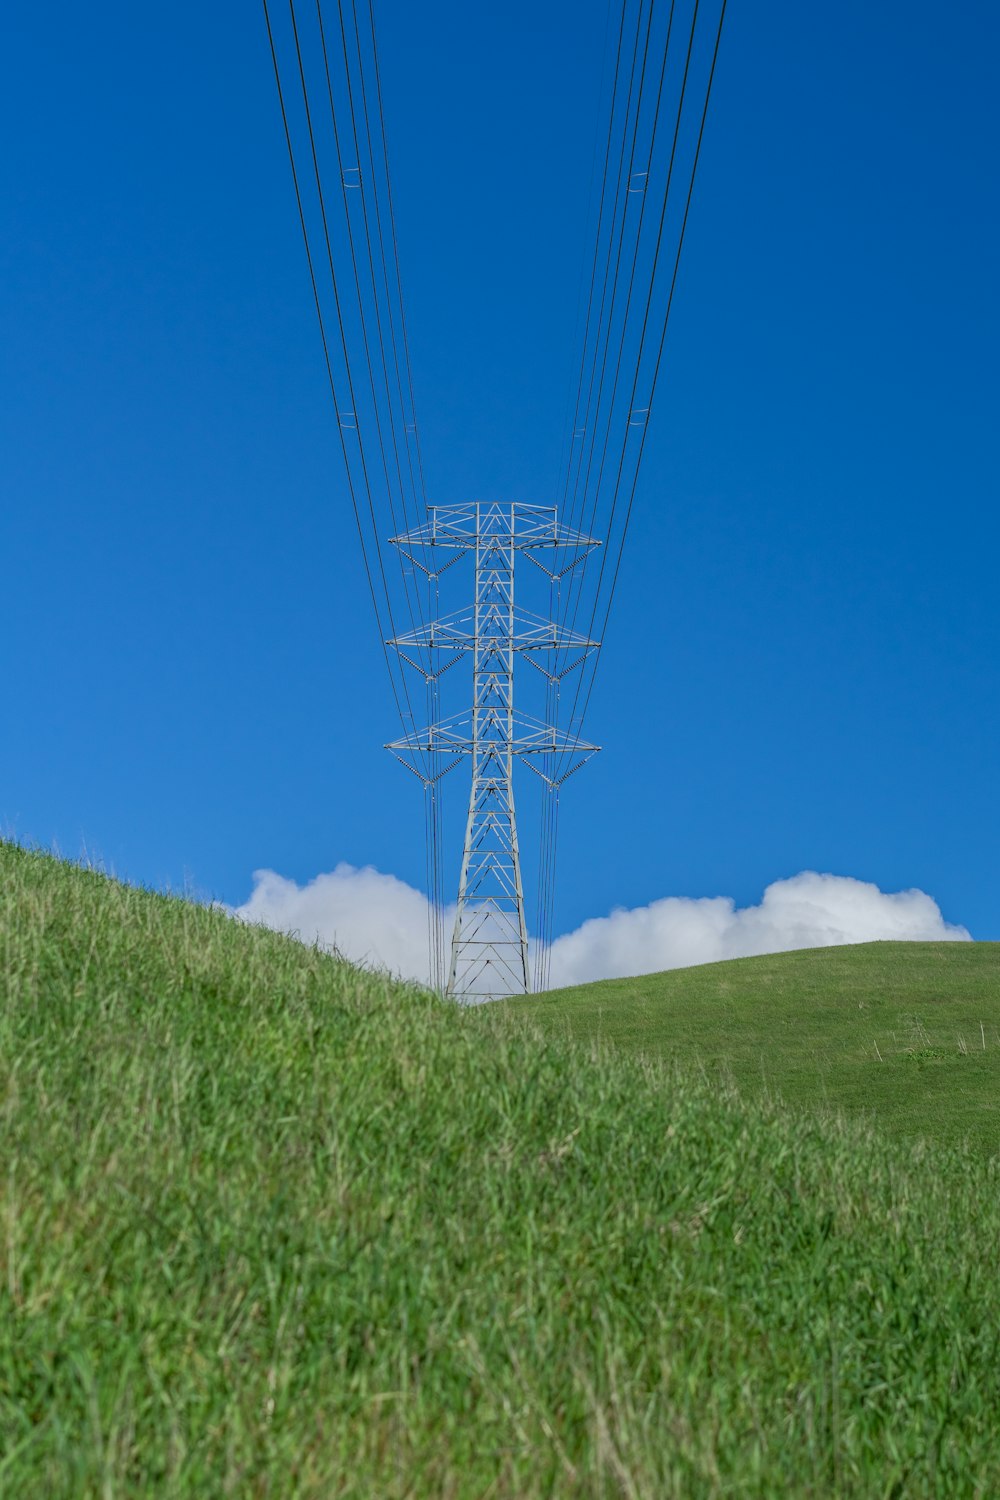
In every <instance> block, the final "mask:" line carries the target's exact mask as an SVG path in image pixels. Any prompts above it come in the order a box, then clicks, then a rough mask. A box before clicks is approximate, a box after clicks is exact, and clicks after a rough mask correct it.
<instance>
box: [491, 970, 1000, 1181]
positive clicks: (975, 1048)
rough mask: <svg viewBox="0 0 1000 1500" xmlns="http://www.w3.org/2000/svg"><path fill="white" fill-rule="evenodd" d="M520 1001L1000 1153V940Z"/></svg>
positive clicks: (567, 1027) (634, 1045) (578, 1027)
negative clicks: (998, 941) (997, 941)
mask: <svg viewBox="0 0 1000 1500" xmlns="http://www.w3.org/2000/svg"><path fill="white" fill-rule="evenodd" d="M511 1007H512V1009H514V1010H515V1011H519V1012H521V1013H523V1014H525V1015H528V1016H530V1017H532V1018H533V1019H534V1020H536V1021H538V1022H539V1023H540V1024H541V1025H543V1026H544V1027H545V1029H546V1031H548V1032H550V1033H553V1034H555V1035H563V1034H565V1035H569V1036H572V1037H575V1038H576V1039H578V1040H579V1039H583V1040H590V1039H592V1038H595V1037H599V1038H602V1039H603V1040H605V1041H608V1042H612V1043H614V1045H615V1046H616V1047H621V1048H623V1049H625V1050H627V1051H632V1052H636V1051H638V1052H642V1053H644V1054H646V1055H647V1056H651V1057H662V1058H668V1059H672V1060H679V1061H681V1062H683V1063H684V1064H685V1065H691V1064H695V1065H700V1066H702V1067H704V1068H705V1070H706V1071H707V1072H708V1073H709V1075H710V1076H718V1074H719V1073H720V1072H722V1073H725V1074H727V1075H731V1076H732V1078H733V1079H735V1081H736V1083H737V1084H738V1085H739V1087H740V1089H741V1091H742V1092H744V1093H760V1092H761V1091H762V1090H768V1089H769V1090H773V1091H776V1092H777V1093H778V1094H779V1095H780V1096H781V1097H782V1098H783V1099H785V1100H786V1101H787V1102H789V1103H793V1104H807V1105H809V1106H810V1107H816V1106H820V1107H829V1108H831V1109H834V1110H836V1109H843V1110H846V1111H848V1112H849V1113H854V1114H857V1113H866V1114H868V1115H870V1116H871V1118H872V1119H873V1120H875V1121H876V1122H877V1123H878V1125H879V1126H880V1127H881V1128H882V1129H884V1130H886V1131H888V1132H890V1133H892V1134H895V1135H898V1136H904V1137H910V1138H912V1137H914V1136H918V1135H926V1136H930V1137H933V1138H935V1139H937V1140H943V1141H949V1142H958V1141H961V1140H963V1139H968V1140H969V1141H971V1142H973V1143H974V1144H975V1145H976V1147H977V1148H978V1149H979V1150H981V1151H983V1152H984V1153H985V1154H987V1155H995V1154H997V1153H998V1152H1000V943H860V944H855V945H853V946H846V947H841V948H809V949H804V950H800V951H799V952H795V953H777V954H771V955H767V956H766V957H761V958H742V959H730V960H729V961H728V962H725V963H715V964H703V965H700V966H699V967H697V968H691V969H673V970H670V971H669V972H667V973H664V974H646V975H643V976H642V977H641V978H638V979H609V980H603V981H601V982H600V983H598V984H589V985H582V986H580V987H578V988H575V989H566V990H556V991H553V992H551V993H550V994H548V995H540V996H534V995H532V996H528V997H527V998H525V999H524V1000H518V1001H513V1002H511Z"/></svg>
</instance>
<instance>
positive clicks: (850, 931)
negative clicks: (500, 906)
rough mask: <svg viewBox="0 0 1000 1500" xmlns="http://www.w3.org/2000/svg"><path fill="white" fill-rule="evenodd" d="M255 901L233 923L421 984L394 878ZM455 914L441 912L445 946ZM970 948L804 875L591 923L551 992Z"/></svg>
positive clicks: (902, 903)
mask: <svg viewBox="0 0 1000 1500" xmlns="http://www.w3.org/2000/svg"><path fill="white" fill-rule="evenodd" d="M253 879H254V886H253V891H252V893H251V895H250V897H249V899H248V900H247V901H245V902H244V903H243V905H242V906H237V907H230V908H229V910H230V911H232V913H233V915H234V916H237V917H240V918H242V919H243V920H245V921H249V922H261V923H263V924H264V925H265V926H268V927H274V928H277V929H278V930H279V931H282V932H290V933H293V934H294V935H295V936H297V937H299V938H301V939H302V941H303V942H307V943H313V942H320V943H323V944H326V945H330V946H334V947H336V948H337V949H338V951H339V952H340V953H342V954H343V955H344V956H345V958H350V959H353V960H354V961H355V962H358V963H367V964H372V965H376V966H378V967H381V968H386V969H388V970H390V971H391V972H392V973H393V974H399V975H403V976H404V977H406V978H412V979H418V980H422V981H426V980H427V976H428V963H427V929H428V902H427V899H426V897H425V896H424V895H423V894H422V893H421V892H420V891H417V890H414V888H413V887H412V886H409V885H406V884H405V882H404V881H402V880H397V879H396V877H395V876H394V875H383V874H382V873H381V872H380V871H379V870H375V869H373V868H371V867H370V866H369V867H368V868H365V869H358V868H356V867H355V866H353V865H348V864H340V865H337V867H336V869H335V870H332V871H331V872H330V873H328V874H324V875H317V876H316V877H315V879H314V880H310V881H308V882H307V883H306V884H305V885H298V884H297V883H296V882H295V881H294V880H288V879H286V878H285V877H284V876H282V875H278V874H276V873H275V871H273V870H257V871H255V872H254V877H253ZM453 919H454V907H452V908H450V909H449V911H447V912H446V913H445V933H446V934H447V935H450V931H451V922H452V920H453ZM879 938H881V939H890V938H891V939H897V940H903V941H909V942H917V941H924V942H940V941H942V940H944V941H949V942H968V941H970V934H969V933H968V931H967V930H966V929H965V928H964V927H959V926H955V925H953V924H952V923H950V922H946V921H945V920H944V918H943V917H942V915H941V911H940V908H939V907H938V905H937V902H936V901H934V900H933V898H932V897H931V896H928V895H927V894H926V893H925V892H924V891H918V890H909V891H896V892H891V893H890V892H886V891H881V890H879V888H878V886H877V885H872V884H870V883H868V882H866V881H863V880H854V879H852V878H851V877H850V876H847V875H820V874H817V873H815V872H814V871H812V870H804V871H803V872H802V873H801V874H799V875H793V876H792V877H791V878H790V879H788V880H776V881H774V883H773V884H772V885H769V886H768V887H767V889H766V890H765V891H764V895H763V897H762V899H761V901H760V903H759V904H758V905H757V906H744V907H738V906H737V905H736V903H735V902H734V901H733V900H732V899H731V898H730V897H728V896H708V897H703V898H691V897H687V896H665V897H663V898H662V899H661V900H659V901H653V902H651V903H650V904H649V905H648V906H639V907H635V908H633V909H632V910H628V911H626V910H624V909H621V910H616V911H613V912H611V914H610V915H609V916H606V917H594V918H591V919H590V920H589V921H586V922H584V923H583V925H582V926H581V927H578V928H577V929H576V931H575V932H569V933H566V934H565V935H564V936H563V937H560V938H557V939H556V940H555V942H554V943H553V945H552V954H551V980H550V983H551V984H552V986H553V988H556V987H558V986H561V985H569V984H582V983H584V982H586V981H587V980H591V979H611V978H617V977H624V976H626V975H629V974H651V973H655V972H656V971H658V970H660V969H682V968H687V967H689V966H690V965H691V964H707V963H713V962H715V960H717V959H723V958H746V957H749V956H750V955H752V954H755V953H782V952H786V951H788V950H789V949H793V948H821V947H827V946H831V945H833V944H837V943H867V942H872V941H874V940H875V939H879Z"/></svg>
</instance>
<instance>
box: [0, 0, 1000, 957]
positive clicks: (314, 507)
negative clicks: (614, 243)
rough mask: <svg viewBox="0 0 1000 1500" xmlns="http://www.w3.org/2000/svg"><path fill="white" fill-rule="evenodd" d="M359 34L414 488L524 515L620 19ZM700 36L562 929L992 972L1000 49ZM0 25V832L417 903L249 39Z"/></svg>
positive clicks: (818, 32) (522, 20) (554, 378)
mask: <svg viewBox="0 0 1000 1500" xmlns="http://www.w3.org/2000/svg"><path fill="white" fill-rule="evenodd" d="M377 13H378V16H379V21H380V38H381V62H382V70H383V83H384V86H385V99H386V109H387V130H388V136H389V146H390V152H391V158H392V166H393V186H394V190H395V195H396V211H397V221H398V225H399V231H400V250H401V256H402V270H403V276H404V287H405V294H406V302H407V315H408V320H409V325H410V340H411V348H412V353H413V362H414V376H415V386H416V399H417V406H418V412H419V416H420V422H421V431H422V441H423V451H424V456H425V461H426V466H427V477H428V486H429V489H430V490H431V491H432V494H433V496H434V498H435V499H436V500H438V501H439V502H441V503H449V502H453V501H459V500H464V499H467V498H471V497H474V496H479V497H480V498H484V499H493V498H509V497H511V496H516V497H518V498H522V499H526V500H537V501H540V502H541V501H545V500H547V499H549V498H550V497H551V494H552V491H553V489H554V487H555V483H556V479H557V475H558V469H559V457H560V444H561V441H562V436H563V421H564V415H565V409H566V400H567V394H568V390H569V386H570V382H571V378H572V368H573V359H574V349H573V331H574V320H575V316H576V296H577V287H578V281H579V274H580V268H581V264H582V261H583V258H584V256H585V254H586V251H587V248H588V245H587V240H586V224H585V217H586V207H587V190H588V184H589V179H590V168H591V150H592V145H593V132H594V119H593V107H594V100H595V97H596V92H597V85H598V80H599V76H600V66H601V58H600V49H601V43H602V40H603V36H604V8H603V4H601V3H598V0H594V3H593V4H590V3H583V4H581V3H579V0H551V3H548V4H545V5H541V6H539V5H538V4H532V5H528V4H527V3H522V0H510V3H508V4H506V5H504V6H502V7H478V6H476V7H469V6H467V5H459V4H458V3H457V0H440V3H432V4H429V5H425V6H420V7H415V6H412V5H404V4H402V3H400V0H379V3H378V6H377ZM726 27H727V29H726V34H725V36H724V39H723V46H722V53H721V57H720V62H719V70H718V74H717V78H716V83H715V91H714V93H713V101H712V111H711V115H710V120H709V128H708V133H707V136H706V142H705V147H704V152H703V158H702V164H701V168H700V171H699V178H698V183H697V187H696V193H695V201H694V208H693V211H692V220H691V225H690V228H689V232H688V239H687V241H686V244H685V254H684V262H683V265H682V271H681V279H680V285H679V289H678V295H677V301H676V304H675V309H674V314H673V317H672V320H671V328H670V334H669V341H668V350H667V363H666V366H665V370H664V376H663V378H662V380H661V386H660V389H659V391H658V395H657V406H656V409H655V413H654V419H653V424H652V429H651V433H650V437H649V441H648V443H647V448H646V456H645V461H644V466H643V473H642V479H641V483H640V490H639V495H638V499H637V509H636V513H635V519H634V523H633V527H632V531H631V533H630V538H629V543H630V545H629V550H628V552H627V554H626V558H625V564H624V569H623V575H622V583H621V587H620V590H619V593H618V597H617V599H616V605H615V611H614V614H613V615H612V620H611V628H610V632H609V636H608V640H607V644H606V648H605V651H604V655H603V659H602V666H601V673H600V675H599V678H598V685H597V689H596V691H595V695H594V700H593V705H592V712H591V716H590V719H589V720H588V730H589V732H591V733H593V734H594V736H595V737H596V738H597V739H598V740H600V741H601V743H602V744H603V745H604V746H605V747H606V748H605V750H604V752H603V753H602V755H601V756H600V757H599V758H598V760H597V761H596V762H595V763H594V764H593V766H592V767H590V768H588V770H586V771H585V772H583V773H582V774H581V775H580V776H579V777H576V778H574V780H573V782H572V783H571V785H570V788H568V789H567V792H566V795H565V797H564V801H563V814H562V821H561V835H560V887H559V892H558V897H557V913H556V929H557V930H565V929H567V928H570V927H574V926H576V925H578V924H579V923H580V922H581V921H582V920H583V919H584V918H585V917H587V916H592V915H599V914H602V913H605V912H607V911H608V910H609V909H610V908H611V907H613V906H615V905H625V906H635V905H640V904H643V903H645V902H648V901H651V900H653V899H655V898H658V897H662V896H665V895H684V896H706V895H711V896H715V895H719V894H724V895H727V896H731V897H733V898H735V899H736V901H737V902H738V903H745V902H748V901H755V900H757V899H758V898H759V894H760V891H761V890H762V888H763V887H764V886H765V885H766V884H767V883H768V882H770V881H772V880H775V879H779V878H781V877H786V876H790V875H793V874H794V873H795V872H796V871H799V870H801V869H806V868H812V869H819V870H829V871H834V872H837V873H841V874H846V875H852V876H857V877H859V878H862V879H865V880H870V881H874V882H876V883H877V884H878V885H879V886H881V887H882V888H883V889H885V890H897V889H900V888H902V887H908V886H919V887H921V888H922V889H924V890H926V891H928V892H930V893H931V894H932V895H933V896H934V897H935V899H936V900H937V901H938V902H939V903H940V905H941V907H942V909H943V911H944V913H945V915H946V917H947V918H948V919H949V920H951V921H954V922H961V923H964V924H965V925H966V926H967V927H968V928H970V929H971V931H972V932H973V934H974V936H976V937H981V938H988V937H992V938H996V937H1000V919H998V916H997V912H998V906H1000V877H998V873H997V862H996V858H995V847H996V842H997V829H998V814H1000V805H998V803H1000V794H998V790H997V775H996V761H997V755H996V738H997V702H998V698H1000V671H998V649H997V648H998V640H997V625H996V603H995V595H996V586H995V574H996V566H997V564H996V557H997V544H998V535H997V530H998V528H997V519H996V517H997V499H998V483H997V476H998V463H997V442H996V411H997V398H998V389H997V386H998V376H997V356H996V348H997V334H998V322H1000V319H998V306H997V302H998V294H997V278H996V274H995V266H996V261H997V238H998V233H997V231H998V222H1000V213H998V200H997V181H996V171H995V153H996V145H997V107H996V101H995V90H994V77H993V68H994V60H995V57H996V55H997V43H998V41H1000V35H998V33H1000V20H998V18H997V15H996V14H995V12H994V11H992V10H991V9H990V8H989V7H986V6H984V5H981V4H972V3H959V4H956V5H954V6H952V7H950V8H949V10H948V11H947V13H944V12H942V11H941V9H940V7H937V6H934V7H932V6H930V5H919V4H917V5H914V4H906V5H904V4H902V3H885V4H882V5H876V6H872V5H864V4H861V3H860V0H854V3H849V4H845V5H841V6H837V7H832V6H829V7H822V6H803V5H800V4H795V3H792V0H762V3H760V4H757V5H749V4H746V3H740V0H730V7H729V12H728V15H727V22H726ZM7 28H8V29H7V39H6V47H5V53H6V60H7V66H6V70H5V74H6V76H5V80H4V89H3V91H2V95H0V110H2V112H3V115H4V121H3V126H4V138H5V140H6V141H7V149H6V150H5V151H4V153H3V157H2V160H0V184H2V197H0V202H2V204H3V208H2V213H3V217H4V229H3V235H2V237H0V326H2V328H3V340H2V342H3V400H2V403H0V429H2V432H0V493H2V497H3V498H2V505H0V557H2V559H3V588H2V590H0V630H2V638H3V641H4V643H5V647H6V649H5V652H4V657H5V667H4V687H5V693H4V699H5V720H6V725H5V732H4V735H3V737H2V741H0V823H2V825H3V827H4V828H5V829H6V830H7V831H8V832H12V833H14V834H15V835H16V836H18V837H20V838H22V839H24V840H27V841H33V842H38V843H41V844H45V845H47V844H49V843H51V842H52V841H56V842H57V843H58V845H59V847H60V848H61V849H62V850H63V852H65V853H67V854H73V855H75V854H78V853H80V852H81V850H82V849H83V848H84V847H85V848H86V849H88V850H89V851H91V853H92V854H94V855H95V856H97V857H100V858H102V859H103V860H104V861H106V862H107V864H109V865H111V866H113V867H114V868H115V869H117V870H118V871H119V872H120V873H121V874H123V875H125V876H127V877H129V878H132V879H135V880H139V881H143V882H148V883H152V884H157V885H159V884H164V883H169V884H171V885H172V886H174V887H177V886H180V885H183V884H185V883H187V884H189V885H191V886H193V887H194V888H195V889H196V890H198V891H199V892H203V893H208V894H212V895H214V896H218V897H220V898H222V899H225V900H227V901H230V902H238V901H241V900H243V899H244V898H245V896H246V894H247V892H248V891H249V888H250V881H251V872H252V871H253V870H254V869H256V868H258V867H261V866H267V867H270V868H272V869H274V870H277V871H279V872H281V873H282V874H283V875H285V876H288V877H291V878H293V879H295V880H299V881H303V880H307V879H309V878H311V877H312V876H314V875H316V874H317V873H319V872H321V871H325V870H330V869H332V868H333V866H334V865H335V864H336V863H337V862H338V861H341V860H346V861H349V862H351V863H353V864H358V865H361V864H368V863H371V864H374V865H376V866H377V867H378V868H379V869H381V870H384V871H389V872H392V873H393V874H394V875H396V876H398V877H399V878H400V879H402V880H404V881H407V882H409V883H410V884H413V885H420V884H421V881H422V876H423V868H424V856H423V822H422V812H421V806H420V800H419V794H418V791H417V789H416V784H415V783H414V782H413V781H412V778H410V777H408V776H407V775H406V773H405V772H403V771H402V770H400V769H399V768H398V767H396V766H395V765H394V764H393V762H392V761H391V760H390V758H389V757H388V756H387V755H386V754H385V752H384V751H383V750H382V749H381V745H382V743H383V741H384V740H385V739H387V738H389V737H390V735H391V734H392V733H393V732H394V724H393V711H392V703H391V700H390V697H389V693H388V687H387V684H386V679H385V672H384V666H383V663H382V659H381V651H380V647H379V643H378V639H377V635H376V632H375V628H374V624H373V622H372V619H371V616H370V603H369V602H368V599H367V597H366V594H365V590H364V585H363V580H362V579H361V578H360V577H359V567H358V556H357V541H356V536H355V533H354V531H353V523H352V522H351V520H350V516H349V513H348V511H347V506H346V497H345V493H344V484H343V479H342V474H341V470H340V467H339V464H340V459H339V454H338V451H337V446H336V433H335V430H334V428H333V425H332V422H331V416H330V410H329V394H328V391H327V389H326V386H325V383H324V372H323V367H322V360H321V352H320V349H319V344H318V338H317V334H316V328H315V321H314V314H313V309H312V306H311V303H310V298H309V291H308V282H307V278H306V272H305V266H304V262H303V255H302V248H301V242H300V239H299V231H298V225H297V222H296V219H295V212H294V200H293V198H292V195H291V189H290V183H289V180H288V166H287V160H286V158H285V155H284V142H283V139H282V137H281V133H280V121H279V118H278V114H277V106H276V100H275V94H274V83H273V78H272V76H271V73H270V59H269V55H268V52H267V43H266V35H265V32H264V25H263V18H262V15H261V13H260V12H259V10H258V9H257V7H256V6H254V5H236V4H232V3H226V0H220V3H219V4H217V5H215V6H213V7H209V8H206V7H203V6H198V7H195V6H194V5H192V4H190V3H184V0H181V3H179V4H177V5H176V6H174V7H172V8H171V9H170V11H169V12H162V11H160V10H158V9H157V8H155V7H145V6H133V5H128V6H127V5H124V4H113V3H112V4H108V5H106V6H103V7H99V8H97V9H96V10H94V9H93V8H91V9H88V10H87V11H81V10H80V9H79V7H73V6H68V5H59V4H57V5H56V6H55V7H49V8H47V9H45V10H44V11H40V10H38V9H37V8H31V7H22V8H20V10H18V11H17V13H16V14H12V15H11V17H9V18H8V23H7ZM456 775H461V773H456ZM452 796H453V799H455V804H456V807H458V808H459V814H460V804H461V801H462V787H461V785H460V783H459V782H458V781H457V780H456V781H455V782H454V784H453V787H452ZM458 855H459V849H458V847H457V845H456V839H455V838H454V837H453V838H452V839H451V843H450V845H449V858H450V862H451V866H453V869H452V870H451V873H450V874H449V875H448V876H447V878H446V886H449V887H450V886H451V885H453V884H454V882H455V881H456V880H457V873H458V870H457V866H458ZM529 876H530V871H529Z"/></svg>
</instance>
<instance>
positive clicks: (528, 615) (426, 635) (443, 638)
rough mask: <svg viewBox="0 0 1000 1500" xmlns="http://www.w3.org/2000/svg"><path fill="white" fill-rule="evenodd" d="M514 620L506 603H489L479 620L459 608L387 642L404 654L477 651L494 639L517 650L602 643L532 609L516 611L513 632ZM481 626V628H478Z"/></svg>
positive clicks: (590, 646)
mask: <svg viewBox="0 0 1000 1500" xmlns="http://www.w3.org/2000/svg"><path fill="white" fill-rule="evenodd" d="M509 623H510V619H509V615H508V609H507V606H506V605H504V604H502V603H492V604H485V605H484V606H483V607H482V609H481V611H480V616H479V620H478V622H477V619H476V612H475V610H472V609H458V610H455V611H454V612H453V613H452V614H447V615H441V616H440V617H439V618H438V619H436V620H428V621H427V622H426V623H423V624H421V625H419V626H417V628H416V629H415V630H407V631H405V632H404V633H403V634H401V635H397V636H393V637H392V638H391V640H388V641H387V642H386V645H388V646H394V647H395V648H396V649H397V650H398V651H400V653H401V654H402V653H403V652H404V651H412V650H415V649H424V650H428V651H474V650H475V649H476V646H477V643H479V642H481V641H483V640H487V639H490V638H493V639H495V640H497V641H500V642H502V643H503V644H504V645H505V646H506V645H507V643H508V642H509V644H510V646H511V648H512V649H513V650H514V651H519V652H520V651H555V650H567V649H572V650H582V649H586V650H587V651H591V650H593V649H594V647H596V646H597V645H599V644H600V643H599V642H598V641H595V640H590V639H589V638H588V637H587V636H585V635H582V634H581V633H580V632H579V631H576V630H570V629H569V628H568V627H567V626H566V625H563V624H560V623H558V622H557V621H555V620H547V619H546V618H545V616H544V615H536V614H533V613H532V612H531V611H530V610H526V609H521V608H519V607H518V608H515V609H514V610H513V634H512V635H511V636H508V635H507V634H506V631H507V627H508V625H509ZM477 625H478V629H477Z"/></svg>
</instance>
